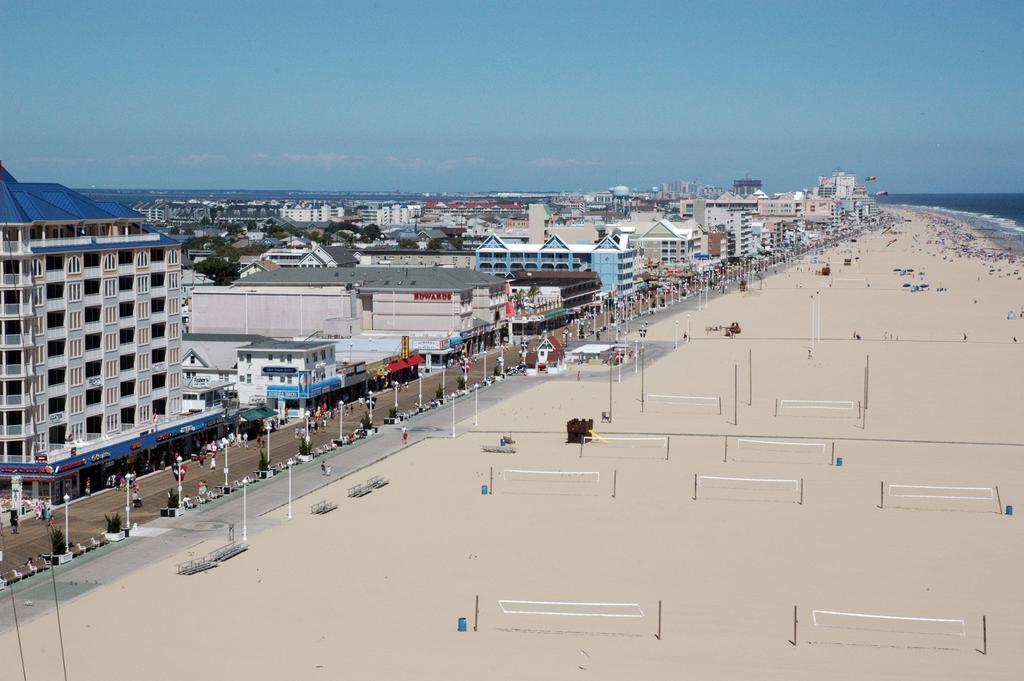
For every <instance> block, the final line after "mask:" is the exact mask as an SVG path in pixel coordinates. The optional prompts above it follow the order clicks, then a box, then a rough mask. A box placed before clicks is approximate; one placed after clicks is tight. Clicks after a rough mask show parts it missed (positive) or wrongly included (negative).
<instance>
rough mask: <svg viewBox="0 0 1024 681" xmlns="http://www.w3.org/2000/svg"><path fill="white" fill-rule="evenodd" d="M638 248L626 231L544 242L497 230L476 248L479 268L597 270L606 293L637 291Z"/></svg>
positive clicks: (498, 270) (496, 271)
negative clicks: (514, 238) (587, 240)
mask: <svg viewBox="0 0 1024 681" xmlns="http://www.w3.org/2000/svg"><path fill="white" fill-rule="evenodd" d="M635 257H636V252H635V250H634V249H633V248H632V247H631V246H629V240H628V237H627V236H626V235H625V234H618V235H615V236H606V237H604V238H603V239H601V240H600V241H598V242H597V243H595V244H567V243H566V242H565V241H563V240H562V239H561V238H559V237H558V236H556V235H553V236H551V237H549V238H548V240H547V241H545V242H544V243H542V244H538V243H532V244H524V243H512V242H509V241H505V240H503V239H502V238H501V237H498V236H494V235H493V234H492V235H491V236H489V237H487V239H486V240H485V241H484V242H483V243H482V244H480V247H479V248H477V249H476V269H477V271H479V272H483V273H485V274H496V275H505V274H508V273H510V272H513V271H516V270H527V271H542V272H557V271H570V272H583V271H591V272H596V273H597V274H598V276H599V277H600V278H601V290H602V292H604V293H614V294H615V295H628V294H630V293H632V292H633V262H634V259H635Z"/></svg>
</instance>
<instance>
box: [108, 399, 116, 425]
mask: <svg viewBox="0 0 1024 681" xmlns="http://www.w3.org/2000/svg"><path fill="white" fill-rule="evenodd" d="M111 404H116V402H111ZM115 430H117V414H108V415H107V432H108V433H112V432H114V431H115Z"/></svg>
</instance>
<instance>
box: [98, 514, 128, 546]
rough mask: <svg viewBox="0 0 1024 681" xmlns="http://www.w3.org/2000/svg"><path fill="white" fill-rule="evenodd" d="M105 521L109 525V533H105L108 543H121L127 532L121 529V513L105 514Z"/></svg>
mask: <svg viewBox="0 0 1024 681" xmlns="http://www.w3.org/2000/svg"><path fill="white" fill-rule="evenodd" d="M103 520H105V521H106V523H107V531H106V532H105V533H104V536H105V537H106V538H107V541H121V540H122V539H124V538H125V531H124V530H123V529H121V514H120V513H114V515H107V514H106V513H104V514H103Z"/></svg>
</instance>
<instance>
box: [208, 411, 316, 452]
mask: <svg viewBox="0 0 1024 681" xmlns="http://www.w3.org/2000/svg"><path fill="white" fill-rule="evenodd" d="M270 432H271V431H270V421H267V463H270ZM306 437H309V419H308V418H307V419H306ZM225 451H226V450H225Z"/></svg>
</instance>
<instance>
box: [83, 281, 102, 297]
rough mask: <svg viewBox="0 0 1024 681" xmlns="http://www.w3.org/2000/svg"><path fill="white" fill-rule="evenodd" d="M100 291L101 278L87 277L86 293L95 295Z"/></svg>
mask: <svg viewBox="0 0 1024 681" xmlns="http://www.w3.org/2000/svg"><path fill="white" fill-rule="evenodd" d="M99 292H100V280H99V279H86V280H85V295H87V296H94V295H96V294H97V293H99Z"/></svg>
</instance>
